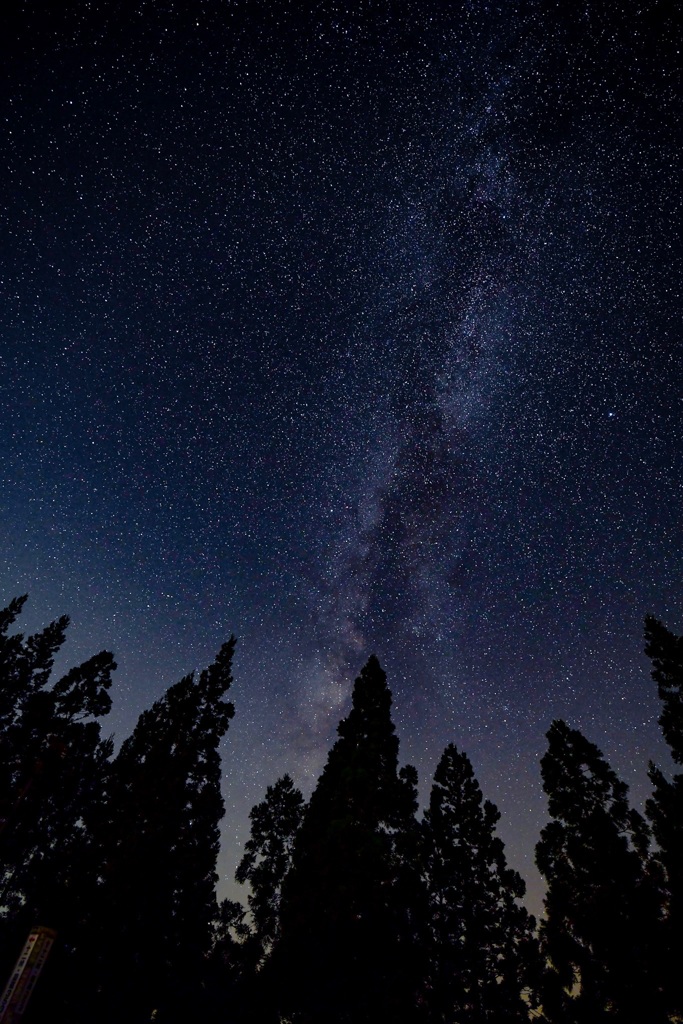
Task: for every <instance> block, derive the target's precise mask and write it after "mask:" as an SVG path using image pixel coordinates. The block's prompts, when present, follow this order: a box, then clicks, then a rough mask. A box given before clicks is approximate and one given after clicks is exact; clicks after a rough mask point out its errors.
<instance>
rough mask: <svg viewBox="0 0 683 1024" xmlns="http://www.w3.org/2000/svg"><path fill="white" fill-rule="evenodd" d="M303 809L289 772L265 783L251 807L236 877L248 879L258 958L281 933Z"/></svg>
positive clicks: (301, 797) (300, 798)
mask: <svg viewBox="0 0 683 1024" xmlns="http://www.w3.org/2000/svg"><path fill="white" fill-rule="evenodd" d="M303 811H304V798H303V796H302V795H301V792H300V791H299V790H298V789H297V788H296V787H295V785H294V783H293V782H292V779H291V777H290V776H289V775H283V776H282V778H281V779H278V780H277V782H276V783H275V785H274V786H268V789H267V790H266V798H265V800H263V801H262V802H261V803H260V804H256V806H255V807H253V808H252V810H251V812H250V814H249V818H250V819H251V835H250V837H249V839H248V840H247V843H246V846H245V849H244V856H243V857H242V860H241V861H240V863H239V865H238V867H237V872H236V875H235V877H236V879H237V881H238V882H240V883H242V884H243V883H245V882H248V883H249V885H250V888H251V892H250V894H249V897H248V901H249V909H250V911H251V917H252V921H253V930H254V937H255V939H256V942H257V944H258V949H259V959H262V958H263V957H264V956H265V955H266V954H267V953H268V952H269V951H270V949H271V948H272V946H273V943H274V942H275V941H276V940H277V938H278V935H279V933H280V902H281V898H282V885H283V881H284V879H285V876H286V875H287V872H288V871H289V868H290V866H291V862H292V850H293V847H294V840H295V838H296V834H297V831H298V829H299V826H300V824H301V819H302V816H303Z"/></svg>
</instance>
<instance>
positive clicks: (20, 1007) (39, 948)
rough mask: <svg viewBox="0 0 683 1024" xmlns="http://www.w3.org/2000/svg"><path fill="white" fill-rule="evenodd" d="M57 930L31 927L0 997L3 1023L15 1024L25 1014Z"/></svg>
mask: <svg viewBox="0 0 683 1024" xmlns="http://www.w3.org/2000/svg"><path fill="white" fill-rule="evenodd" d="M56 935H57V933H56V932H54V931H53V930H52V928H43V927H40V926H39V927H37V928H32V929H31V931H30V933H29V936H28V938H27V940H26V944H25V945H24V948H23V949H22V951H21V953H20V954H19V959H18V960H17V962H16V964H15V966H14V970H13V971H12V973H11V975H10V979H9V981H8V982H7V984H6V986H5V991H4V992H3V993H2V998H1V999H0V1024H13V1022H14V1021H16V1020H18V1019H19V1018H20V1017H21V1015H22V1014H23V1012H24V1010H25V1009H26V1006H27V1005H28V1001H29V999H30V998H31V993H32V992H33V989H34V988H35V985H36V982H37V981H38V978H39V976H40V972H41V971H42V969H43V967H44V966H45V961H46V960H47V957H48V954H49V952H50V950H51V949H52V944H53V943H54V941H55V938H56Z"/></svg>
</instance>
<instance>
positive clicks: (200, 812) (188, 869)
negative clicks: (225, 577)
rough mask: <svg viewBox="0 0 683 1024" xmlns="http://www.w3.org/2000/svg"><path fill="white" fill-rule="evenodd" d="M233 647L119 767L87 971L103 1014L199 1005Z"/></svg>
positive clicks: (153, 713) (168, 1012) (143, 731)
mask: <svg viewBox="0 0 683 1024" xmlns="http://www.w3.org/2000/svg"><path fill="white" fill-rule="evenodd" d="M234 645H235V641H234V638H233V639H231V640H230V641H229V642H228V643H226V644H224V645H223V647H222V648H221V650H220V652H219V654H218V656H217V658H216V660H215V662H214V663H213V664H212V665H211V666H210V667H209V668H208V669H206V670H204V671H203V672H201V673H200V675H199V678H198V679H197V678H195V676H194V675H189V676H187V677H186V678H184V679H182V680H181V681H180V682H179V683H176V684H175V685H174V686H171V687H170V689H169V690H168V691H167V692H166V694H165V695H164V696H163V697H162V698H161V699H160V700H158V701H157V702H156V703H155V704H154V705H153V706H152V707H151V708H150V709H149V710H148V711H144V712H143V713H142V715H141V716H140V718H139V720H138V723H137V725H136V727H135V730H134V732H133V734H132V735H131V736H130V738H129V739H127V740H126V741H125V742H124V743H123V745H122V747H121V750H120V751H119V754H118V756H117V757H116V759H115V761H114V763H113V766H112V772H111V778H110V783H109V791H108V800H107V804H106V808H105V814H104V816H103V819H102V820H101V821H100V824H99V834H100V838H101V848H102V853H103V863H102V871H101V885H100V887H99V890H98V892H97V893H96V894H94V897H93V899H94V906H95V911H96V915H97V921H96V922H95V923H97V924H99V927H100V929H101V931H100V933H99V936H98V941H97V943H96V944H95V947H94V949H93V950H92V952H93V954H94V957H93V959H92V960H91V963H90V966H89V968H88V966H87V964H86V963H84V964H83V967H82V971H84V972H85V971H87V972H88V973H89V974H90V973H91V974H92V976H93V978H94V979H95V981H96V983H97V992H96V993H95V996H94V1004H93V1007H92V1008H91V1011H90V1012H91V1017H92V1019H95V1018H96V1019H98V1020H100V1021H120V1020H126V1021H129V1022H131V1024H133V1022H136V1021H148V1020H149V1019H150V1015H151V1013H152V1012H153V1011H156V1019H158V1020H159V1021H166V1020H169V1021H170V1020H175V1019H183V1020H185V1019H188V1018H187V1014H188V1013H190V1014H192V1012H196V1000H197V998H198V993H199V985H200V980H201V971H202V966H203V963H204V957H205V955H206V954H207V952H208V950H209V948H210V945H211V929H212V922H213V920H214V919H215V916H216V898H215V885H216V882H217V875H216V870H215V868H216V857H217V854H218V846H219V822H220V819H221V817H222V815H223V811H224V804H223V798H222V796H221V790H220V779H221V773H220V755H219V751H218V745H219V742H220V740H221V738H222V736H223V735H224V734H225V732H226V730H227V728H228V724H229V721H230V719H231V718H232V717H233V714H234V709H233V705H232V704H231V703H229V702H228V701H226V700H225V699H224V697H225V693H226V691H227V690H228V689H229V687H230V684H231V682H232V674H231V664H232V656H233V650H234ZM190 1007H192V1009H189V1008H190Z"/></svg>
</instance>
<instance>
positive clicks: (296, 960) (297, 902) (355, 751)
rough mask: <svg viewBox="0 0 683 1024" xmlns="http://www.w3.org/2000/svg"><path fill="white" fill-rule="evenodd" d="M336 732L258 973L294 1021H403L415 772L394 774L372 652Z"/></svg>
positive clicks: (413, 1000)
mask: <svg viewBox="0 0 683 1024" xmlns="http://www.w3.org/2000/svg"><path fill="white" fill-rule="evenodd" d="M338 733H339V739H338V740H337V741H336V743H335V744H334V746H333V747H332V750H331V751H330V754H329V757H328V760H327V764H326V765H325V768H324V770H323V773H322V775H321V777H320V779H319V781H318V784H317V786H316V788H315V790H314V792H313V794H312V796H311V799H310V803H309V805H308V807H307V809H306V812H305V814H304V819H303V823H302V825H301V828H300V831H299V834H298V836H297V839H296V842H295V845H294V853H293V865H292V869H291V871H290V872H289V875H288V876H287V878H286V881H285V884H284V886H283V894H282V913H281V938H280V941H279V942H278V943H277V945H276V947H275V949H274V952H273V956H272V958H271V963H270V965H268V966H269V969H267V970H266V971H265V972H264V980H266V981H268V983H269V984H272V985H273V986H274V987H275V989H276V991H277V997H278V1000H279V1003H280V1006H279V1009H280V1010H281V1011H282V1012H284V1014H285V1016H289V1015H293V1019H297V1020H301V1021H306V1022H318V1021H320V1022H321V1024H322V1022H335V1021H340V1022H341V1021H356V1022H365V1021H368V1022H369V1021H372V1022H376V1021H378V1020H391V1021H393V1022H400V1021H411V1020H414V1019H415V1017H416V1013H417V988H418V980H417V977H418V975H419V971H418V970H417V969H416V964H417V962H418V959H417V958H418V949H417V945H416V936H415V934H414V930H415V922H414V907H416V906H417V903H418V894H419V889H418V888H417V887H416V879H415V877H413V876H411V872H410V866H409V865H408V864H407V863H406V859H405V853H404V851H405V849H406V845H409V841H408V842H407V841H406V837H407V836H409V835H410V834H411V832H412V833H413V834H415V832H416V831H417V826H416V823H415V819H414V812H415V807H416V797H415V773H414V771H404V772H403V773H399V771H398V739H397V738H396V736H395V729H394V725H393V723H392V721H391V693H390V691H389V688H388V687H387V684H386V676H385V674H384V672H383V671H382V669H381V668H380V665H379V662H378V661H377V658H375V657H374V656H373V657H371V658H370V659H369V661H368V663H367V664H366V666H365V667H364V668H363V670H362V672H361V674H360V676H359V677H358V678H357V679H356V682H355V686H354V690H353V707H352V710H351V712H350V713H349V715H348V717H347V718H345V719H344V720H343V721H342V722H340V724H339V727H338ZM409 880H411V881H409ZM297 1014H298V1016H297Z"/></svg>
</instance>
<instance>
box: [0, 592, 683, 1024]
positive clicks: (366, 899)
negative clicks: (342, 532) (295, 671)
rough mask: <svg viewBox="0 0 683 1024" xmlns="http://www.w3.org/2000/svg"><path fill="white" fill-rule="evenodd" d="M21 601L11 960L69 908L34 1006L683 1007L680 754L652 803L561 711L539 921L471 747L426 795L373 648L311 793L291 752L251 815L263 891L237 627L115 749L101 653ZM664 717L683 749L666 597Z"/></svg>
mask: <svg viewBox="0 0 683 1024" xmlns="http://www.w3.org/2000/svg"><path fill="white" fill-rule="evenodd" d="M24 600H25V599H24V598H22V599H17V600H15V601H13V602H12V603H11V604H10V605H9V607H8V608H7V609H5V611H3V612H0V886H1V888H2V895H1V897H0V969H1V970H2V972H3V975H4V977H5V978H6V977H7V976H8V975H9V973H10V971H11V969H12V966H13V964H14V961H15V960H16V957H17V955H18V953H19V951H20V949H21V947H22V944H23V942H24V939H25V938H26V935H27V933H28V931H29V929H30V928H31V927H32V926H34V925H36V924H40V925H44V926H48V927H51V928H53V929H55V930H56V932H57V941H56V944H55V946H54V949H53V951H52V953H51V954H50V958H49V960H48V963H47V966H46V968H45V971H44V974H43V976H42V977H41V980H40V984H39V986H38V988H37V990H36V992H35V995H34V997H33V999H32V1001H31V1003H30V1005H29V1008H28V1010H27V1011H26V1014H25V1015H24V1017H23V1018H22V1019H23V1020H25V1021H26V1022H27V1024H28V1022H31V1021H32V1022H36V1024H40V1022H42V1021H55V1020H60V1021H61V1020H64V1021H66V1020H68V1021H70V1022H73V1024H85V1022H93V1021H98V1022H102V1024H114V1022H117V1024H120V1022H124V1021H125V1022H130V1024H137V1022H147V1021H151V1020H156V1021H159V1022H163V1024H166V1022H168V1024H171V1022H180V1021H183V1022H186V1021H190V1022H194V1021H198V1022H199V1021H201V1022H207V1024H212V1022H216V1024H218V1022H223V1024H249V1022H253V1024H286V1022H291V1024H342V1022H344V1024H346V1022H348V1024H351V1022H354V1024H370V1022H372V1024H376V1022H384V1021H386V1022H388V1024H394V1022H396V1024H404V1022H405V1024H413V1022H414V1024H422V1022H424V1024H485V1022H491V1024H507V1022H510V1024H517V1022H527V1021H529V1020H530V1019H538V1020H545V1021H547V1022H548V1024H595V1022H598V1021H603V1020H604V1021H615V1022H619V1024H622V1022H623V1024H636V1022H637V1024H642V1022H648V1024H660V1022H661V1024H665V1022H668V1024H673V1022H675V1021H677V1020H680V1019H682V1017H683V978H682V972H681V971H680V969H679V963H678V961H679V956H680V954H679V946H680V941H681V936H682V935H683V929H682V927H681V926H682V924H683V917H682V915H683V774H676V775H674V776H673V777H672V778H667V777H666V775H665V774H664V773H663V772H662V771H661V770H660V769H659V768H658V767H656V766H655V765H653V764H650V779H651V781H652V785H653V792H652V796H651V798H650V799H649V800H648V802H647V805H646V809H645V811H646V813H645V817H643V816H641V815H640V814H638V813H637V812H636V811H635V810H634V809H633V808H631V807H630V805H629V802H628V792H627V786H626V784H625V783H624V782H622V781H621V780H620V779H619V778H618V777H617V775H616V774H615V772H614V771H613V770H612V769H611V767H610V766H609V764H608V763H607V761H606V760H605V758H604V757H603V755H602V754H601V752H600V750H599V749H598V748H597V747H596V746H595V745H594V744H592V743H591V742H590V741H589V740H588V739H586V738H585V737H584V736H583V735H582V734H581V733H580V732H578V731H577V730H575V729H572V728H570V727H569V726H568V725H567V724H566V723H564V722H562V721H555V722H553V724H552V725H551V727H550V730H549V732H548V734H547V735H548V748H547V751H546V753H545V755H544V756H543V758H542V761H541V768H542V777H543V785H544V789H545V791H546V794H547V796H548V805H549V814H550V819H551V820H550V821H549V823H548V824H547V825H546V827H545V828H544V829H543V831H542V834H541V837H540V840H539V842H538V845H537V848H536V859H537V863H538V866H539V869H540V870H541V872H542V874H543V876H544V878H545V880H546V883H547V895H546V900H545V913H544V917H543V920H542V921H541V922H540V924H539V925H538V927H537V925H536V922H535V921H534V919H533V918H532V917H531V916H530V915H529V913H528V912H527V910H526V909H525V907H524V904H523V903H522V899H523V897H524V892H525V887H524V882H523V880H522V879H521V877H520V876H519V874H517V872H515V871H514V870H512V869H511V868H510V867H508V865H507V863H506V858H505V851H504V846H503V843H502V841H501V840H500V838H498V836H497V835H496V825H497V822H498V820H499V817H500V815H499V813H498V811H497V809H496V807H495V806H494V805H493V804H492V803H491V802H490V801H488V800H485V799H484V798H483V795H482V792H481V789H480V787H479V784H478V783H477V780H476V778H475V777H474V773H473V770H472V765H471V763H470V761H469V759H468V757H467V755H466V754H465V753H464V752H462V751H460V750H458V748H457V747H456V746H455V745H454V744H450V745H449V746H447V747H446V749H445V750H444V752H443V755H442V757H441V760H440V762H439V764H438V767H437V769H436V773H435V776H434V782H433V786H432V790H431V795H430V799H429V805H428V807H427V808H426V810H425V812H424V814H423V815H422V816H421V817H419V816H418V805H417V773H416V772H415V769H414V768H412V767H410V766H403V767H400V766H399V758H398V753H399V749H398V748H399V745H398V739H397V737H396V734H395V729H394V725H393V723H392V720H391V693H390V691H389V688H388V686H387V682H386V677H385V674H384V672H383V671H382V669H381V667H380V665H379V663H378V661H377V659H376V658H375V657H371V658H370V660H369V661H368V663H367V664H366V665H365V667H364V668H363V669H362V671H361V673H360V675H359V677H358V679H357V680H356V682H355V686H354V690H353V698H352V707H351V710H350V712H349V714H348V716H347V717H346V718H344V719H343V720H342V721H341V722H340V724H339V727H338V739H337V741H336V742H335V744H334V745H333V747H332V749H331V750H330V753H329V756H328V759H327V763H326V765H325V768H324V770H323V772H322V774H321V776H320V779H319V780H318V783H317V785H316V787H315V789H314V791H313V793H312V795H311V797H310V800H309V801H308V802H306V801H305V800H304V798H303V796H302V794H301V793H300V792H299V791H298V790H297V789H296V787H295V785H294V783H293V781H292V779H291V778H290V777H289V776H287V775H285V776H283V777H282V778H281V779H278V780H277V781H276V782H275V783H274V784H273V785H272V786H270V787H268V789H267V792H266V794H265V798H264V800H263V802H261V803H259V804H258V805H257V806H255V807H254V808H253V810H252V811H251V815H250V820H251V833H250V838H249V840H248V842H247V844H246V846H245V852H244V856H243V858H242V860H241V862H240V864H239V866H238V869H237V879H238V881H239V882H241V883H244V884H245V885H246V886H247V887H248V897H247V904H246V906H242V905H241V904H240V903H237V902H234V901H228V900H226V901H223V902H222V903H221V904H218V903H217V901H216V895H215V887H216V882H217V876H216V871H215V865H216V857H217V854H218V846H219V823H220V819H221V817H222V815H223V811H224V807H223V800H222V797H221V792H220V776H221V772H220V756H219V753H218V747H219V743H220V740H221V738H222V737H223V736H224V734H225V732H226V730H227V728H228V724H229V721H230V719H231V718H232V716H233V713H234V709H233V706H232V704H231V703H230V702H229V701H228V700H227V699H226V694H227V691H228V690H229V687H230V684H231V681H232V677H231V662H232V656H233V650H234V643H235V642H234V639H230V641H228V643H226V644H225V645H224V646H223V647H222V648H221V650H220V651H219V653H218V655H217V657H216V660H215V661H214V663H213V664H212V665H211V666H210V667H209V668H208V669H206V670H205V671H203V672H201V673H199V674H198V675H196V676H195V675H189V676H187V677H186V678H184V679H182V680H181V681H180V682H179V683H177V684H175V685H174V686H171V687H170V689H169V690H168V691H167V692H166V694H165V695H164V696H163V697H162V698H161V699H160V700H158V701H157V702H156V703H155V704H154V705H153V706H152V707H151V708H150V709H149V710H147V711H145V712H143V714H142V715H141V716H140V718H139V720H138V723H137V725H136V727H135V730H134V732H133V734H132V735H131V736H130V737H129V738H128V739H127V740H126V741H125V742H124V743H123V745H122V746H121V748H120V750H119V752H118V754H116V756H114V754H113V745H112V742H111V740H110V739H107V738H103V737H102V733H101V726H100V719H101V718H102V717H103V716H105V715H106V714H107V712H108V711H109V709H110V706H111V700H110V697H109V693H108V690H109V688H110V685H111V677H112V672H113V671H114V669H115V668H116V665H115V663H114V660H113V657H112V655H111V654H109V653H108V652H101V653H100V654H97V655H95V656H94V657H93V658H91V659H89V660H88V661H86V662H85V663H84V664H83V665H80V666H78V667H77V668H74V669H72V670H71V671H69V672H67V673H66V674H65V675H64V676H63V677H62V678H61V679H58V680H57V681H52V678H51V669H52V665H53V660H54V656H55V654H56V652H57V651H58V649H59V648H60V646H61V644H62V643H63V641H64V637H65V630H66V628H67V625H68V620H67V619H66V618H62V619H59V620H57V621H56V622H54V623H52V624H51V625H50V626H48V627H47V628H46V629H44V630H43V631H42V632H40V633H38V634H36V635H35V636H29V637H24V636H22V635H21V634H19V633H16V632H12V631H11V630H12V626H13V623H14V621H15V619H16V618H17V616H18V615H19V613H20V612H21V609H22V606H23V603H24ZM645 635H646V652H647V653H648V655H649V656H650V658H651V659H652V663H653V673H652V674H653V678H654V680H655V681H656V683H657V686H658V692H659V697H660V699H661V702H662V714H661V717H660V724H661V727H662V731H663V734H664V738H665V740H666V741H667V743H668V744H669V747H670V749H671V754H672V757H673V760H674V761H675V762H676V763H677V764H683V638H681V637H677V636H675V635H674V634H672V633H671V632H669V631H668V630H667V629H666V628H665V627H664V626H663V625H662V624H661V623H660V622H658V621H657V620H655V619H653V618H648V619H647V620H646V625H645Z"/></svg>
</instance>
